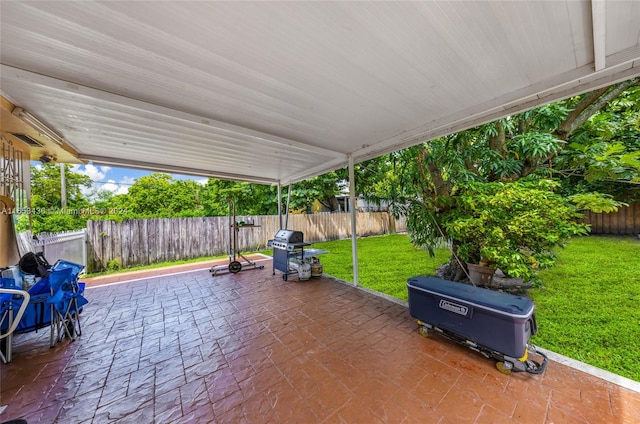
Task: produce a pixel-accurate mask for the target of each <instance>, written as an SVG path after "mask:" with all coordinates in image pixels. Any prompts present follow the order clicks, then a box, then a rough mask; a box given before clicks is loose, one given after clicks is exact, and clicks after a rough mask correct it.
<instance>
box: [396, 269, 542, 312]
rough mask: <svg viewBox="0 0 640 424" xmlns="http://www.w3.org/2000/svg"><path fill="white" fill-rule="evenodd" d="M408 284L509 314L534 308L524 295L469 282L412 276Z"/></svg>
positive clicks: (417, 288) (529, 310) (420, 289)
mask: <svg viewBox="0 0 640 424" xmlns="http://www.w3.org/2000/svg"><path fill="white" fill-rule="evenodd" d="M407 286H408V287H409V288H413V289H416V290H418V291H424V292H429V293H432V294H435V295H438V296H445V297H451V298H453V299H456V300H460V301H463V302H468V303H473V304H476V305H479V306H483V307H486V308H490V309H493V310H496V311H501V312H504V313H506V314H509V315H519V316H526V315H528V314H530V313H531V311H532V309H533V301H532V300H531V299H528V298H526V297H524V296H516V295H512V294H507V293H501V292H497V291H494V290H489V289H484V288H481V287H474V286H471V285H469V284H463V283H458V282H455V281H448V280H443V279H441V278H437V277H429V276H418V277H412V278H409V280H408V281H407Z"/></svg>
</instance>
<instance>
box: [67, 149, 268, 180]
mask: <svg viewBox="0 0 640 424" xmlns="http://www.w3.org/2000/svg"><path fill="white" fill-rule="evenodd" d="M78 159H80V160H82V161H86V162H93V163H94V164H96V165H111V166H120V167H124V168H134V169H143V170H146V171H157V172H169V173H174V174H182V175H193V176H196V177H208V178H219V179H223V180H231V181H243V182H249V183H257V184H278V181H277V180H273V179H269V178H255V177H250V176H247V175H237V174H230V173H225V172H214V171H210V170H207V169H199V168H185V167H182V166H172V165H161V164H157V163H151V162H141V161H136V160H129V159H121V158H113V157H107V156H93V155H78Z"/></svg>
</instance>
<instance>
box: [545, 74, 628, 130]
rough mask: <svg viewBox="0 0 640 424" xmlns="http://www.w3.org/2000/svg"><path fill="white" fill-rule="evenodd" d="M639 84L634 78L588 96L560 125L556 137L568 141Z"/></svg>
mask: <svg viewBox="0 0 640 424" xmlns="http://www.w3.org/2000/svg"><path fill="white" fill-rule="evenodd" d="M638 83H640V78H632V79H630V80H627V81H624V82H621V83H619V84H618V85H615V86H609V87H604V88H601V89H599V90H595V91H592V92H591V93H589V94H587V95H586V96H585V97H583V98H582V100H580V101H579V102H578V104H577V105H576V107H575V108H574V109H573V110H572V111H571V113H569V115H567V118H566V119H565V120H564V121H563V122H562V123H561V124H560V126H559V127H558V129H557V130H556V131H555V135H556V137H558V138H559V139H561V140H568V139H569V137H570V136H571V133H572V132H573V131H575V130H576V128H578V127H580V126H581V125H582V124H584V123H585V122H586V121H587V119H589V118H590V117H591V116H592V115H593V114H594V113H596V112H597V111H599V110H600V109H602V108H603V107H604V106H606V105H607V104H608V103H609V102H610V101H611V100H613V99H615V98H616V97H618V96H619V95H620V94H621V93H622V92H623V91H625V90H627V89H629V88H630V87H632V86H634V85H636V84H638ZM611 87H613V88H611Z"/></svg>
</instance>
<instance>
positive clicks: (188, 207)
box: [107, 172, 205, 218]
mask: <svg viewBox="0 0 640 424" xmlns="http://www.w3.org/2000/svg"><path fill="white" fill-rule="evenodd" d="M202 191H203V188H202V186H200V185H199V184H198V183H196V182H195V181H191V180H186V181H185V180H176V179H174V178H172V177H171V176H170V175H169V174H163V173H158V172H156V173H153V174H151V175H147V176H144V177H141V178H139V179H138V180H136V182H135V183H134V184H133V185H132V186H131V187H130V188H129V191H128V193H126V194H121V195H117V196H114V197H113V198H112V199H110V201H108V202H107V205H109V207H113V208H117V209H119V210H123V211H124V210H126V211H127V214H125V215H123V216H122V217H123V218H168V217H187V216H203V215H204V213H205V209H204V207H203V206H202V201H201V196H202Z"/></svg>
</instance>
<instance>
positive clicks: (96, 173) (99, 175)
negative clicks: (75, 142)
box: [72, 163, 111, 181]
mask: <svg viewBox="0 0 640 424" xmlns="http://www.w3.org/2000/svg"><path fill="white" fill-rule="evenodd" d="M72 170H73V172H75V173H76V174H81V175H86V176H88V177H89V178H91V180H92V181H103V180H104V179H105V178H106V176H107V174H108V173H109V171H111V167H110V166H95V165H92V164H90V163H89V164H87V165H73V166H72Z"/></svg>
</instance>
